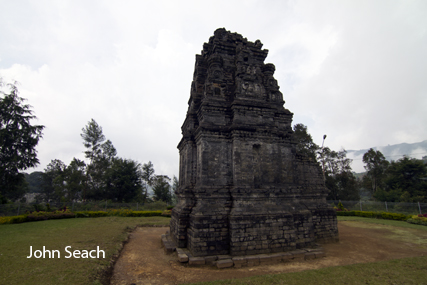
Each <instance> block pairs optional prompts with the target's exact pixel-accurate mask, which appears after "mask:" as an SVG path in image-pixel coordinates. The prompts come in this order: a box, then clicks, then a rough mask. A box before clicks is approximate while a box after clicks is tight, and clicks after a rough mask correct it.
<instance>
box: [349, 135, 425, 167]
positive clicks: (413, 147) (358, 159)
mask: <svg viewBox="0 0 427 285" xmlns="http://www.w3.org/2000/svg"><path fill="white" fill-rule="evenodd" d="M372 148H373V149H375V150H379V151H381V153H382V154H383V155H384V156H385V157H386V159H387V160H389V161H391V160H398V159H400V158H402V157H403V156H404V155H406V156H408V157H412V158H418V159H422V158H423V157H426V158H427V140H425V141H422V142H418V143H401V144H394V145H388V146H377V147H372ZM368 150H369V149H360V150H347V157H348V158H351V159H353V163H352V169H353V171H354V172H357V173H360V172H364V171H365V169H364V168H363V166H364V164H363V161H362V158H363V155H364V154H365V153H366V152H367V151H368Z"/></svg>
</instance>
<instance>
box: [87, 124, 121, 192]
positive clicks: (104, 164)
mask: <svg viewBox="0 0 427 285" xmlns="http://www.w3.org/2000/svg"><path fill="white" fill-rule="evenodd" d="M80 135H81V137H82V138H83V145H84V146H85V147H86V149H87V150H86V151H85V156H86V158H88V159H89V164H88V165H87V168H86V176H87V186H88V189H87V190H88V191H87V193H84V195H83V199H93V200H102V199H106V196H107V194H106V192H105V191H106V189H105V187H106V185H105V180H106V177H105V175H106V172H107V170H108V168H109V167H110V166H111V164H112V162H113V159H114V158H115V157H116V155H117V151H116V149H115V148H114V146H113V144H112V142H111V141H110V140H107V141H105V136H104V134H103V133H102V127H101V126H99V125H98V123H97V122H96V121H95V120H94V119H91V120H90V121H89V122H88V124H87V125H86V127H85V128H83V129H82V134H80Z"/></svg>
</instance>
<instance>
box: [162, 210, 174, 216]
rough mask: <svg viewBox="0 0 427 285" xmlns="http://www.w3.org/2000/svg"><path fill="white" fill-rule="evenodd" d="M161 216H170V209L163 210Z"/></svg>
mask: <svg viewBox="0 0 427 285" xmlns="http://www.w3.org/2000/svg"><path fill="white" fill-rule="evenodd" d="M162 216H165V217H171V216H172V210H165V211H163V213H162Z"/></svg>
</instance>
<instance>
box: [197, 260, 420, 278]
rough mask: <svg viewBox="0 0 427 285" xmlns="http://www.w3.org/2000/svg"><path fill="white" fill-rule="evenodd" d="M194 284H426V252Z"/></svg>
mask: <svg viewBox="0 0 427 285" xmlns="http://www.w3.org/2000/svg"><path fill="white" fill-rule="evenodd" d="M194 284H200V285H202V284H203V285H208V284H211V285H219V284H221V285H222V284H241V285H243V284H244V285H246V284H248V285H255V284H256V285H271V284H286V285H294V284H295V285H299V284H306V285H310V284H315V285H323V284H325V285H326V284H328V285H329V284H331V285H333V284H337V285H338V284H339V285H342V284H348V285H351V284H384V285H385V284H387V285H391V284H395V285H397V284H399V285H400V284H402V285H403V284H405V285H406V284H427V256H422V257H412V258H404V259H396V260H390V261H382V262H375V263H362V264H354V265H346V266H337V267H327V268H322V269H317V270H307V271H302V272H295V273H283V274H274V275H261V276H254V277H248V278H243V279H232V280H219V281H213V282H202V283H194Z"/></svg>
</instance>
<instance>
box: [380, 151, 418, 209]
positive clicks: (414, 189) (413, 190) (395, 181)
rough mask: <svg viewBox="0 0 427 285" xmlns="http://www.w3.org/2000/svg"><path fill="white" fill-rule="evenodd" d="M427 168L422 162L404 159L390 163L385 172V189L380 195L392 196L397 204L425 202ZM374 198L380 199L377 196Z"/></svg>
mask: <svg viewBox="0 0 427 285" xmlns="http://www.w3.org/2000/svg"><path fill="white" fill-rule="evenodd" d="M426 178H427V166H426V165H425V164H424V163H423V161H422V160H419V159H415V158H409V157H404V158H401V159H399V160H398V161H392V162H391V163H390V166H389V167H388V168H387V171H386V178H385V189H384V191H385V192H386V193H383V192H384V191H381V192H382V193H381V195H384V196H385V197H388V196H391V195H394V196H393V197H395V196H397V195H398V194H399V193H400V194H401V195H400V197H399V199H398V200H399V202H427V182H426V180H425V179H426ZM375 198H377V199H381V197H380V196H379V195H375Z"/></svg>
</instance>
